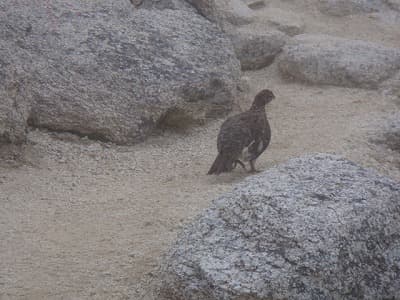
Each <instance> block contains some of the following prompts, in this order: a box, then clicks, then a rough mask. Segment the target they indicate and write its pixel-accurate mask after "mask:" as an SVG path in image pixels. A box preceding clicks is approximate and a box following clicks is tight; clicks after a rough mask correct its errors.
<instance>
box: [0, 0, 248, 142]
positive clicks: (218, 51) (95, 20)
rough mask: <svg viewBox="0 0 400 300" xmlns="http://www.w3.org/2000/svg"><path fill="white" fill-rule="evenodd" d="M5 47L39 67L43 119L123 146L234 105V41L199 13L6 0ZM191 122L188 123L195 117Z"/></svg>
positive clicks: (34, 88)
mask: <svg viewBox="0 0 400 300" xmlns="http://www.w3.org/2000/svg"><path fill="white" fill-rule="evenodd" d="M0 28H1V29H0V30H1V33H0V40H1V41H3V42H4V44H5V45H6V49H4V51H3V53H5V55H6V56H7V57H11V58H13V59H14V61H15V62H16V64H19V65H20V66H23V68H24V69H25V70H26V71H27V73H29V74H32V78H33V80H32V82H30V84H29V86H28V87H27V89H28V92H29V93H30V94H32V95H34V99H35V103H34V104H33V108H32V113H31V116H30V120H31V123H32V125H33V126H36V127H44V128H48V129H50V130H55V131H67V132H73V133H77V134H79V135H85V136H89V137H92V138H96V139H101V140H107V141H113V142H115V143H118V144H127V143H133V142H136V141H140V140H142V139H143V138H144V137H146V136H147V135H148V134H150V133H152V132H153V131H154V129H155V128H157V127H159V126H164V125H165V124H169V123H170V122H169V119H170V118H172V119H173V120H179V124H175V125H178V126H186V125H187V122H186V121H190V122H189V123H191V122H192V121H193V122H195V121H196V120H203V119H204V118H208V117H212V116H215V115H219V114H221V113H224V112H226V111H229V110H230V108H231V106H232V101H233V98H234V97H235V93H236V84H237V82H238V80H239V78H240V65H239V62H238V60H237V59H236V57H235V53H234V50H233V47H232V45H231V42H230V40H229V39H228V38H227V37H226V36H225V35H224V34H223V33H222V32H221V31H220V29H219V28H218V27H217V26H216V25H214V24H212V23H210V22H209V21H208V20H206V19H205V18H203V17H201V16H200V15H198V14H195V13H191V12H188V11H184V10H169V9H165V10H146V9H139V10H137V9H133V6H132V4H130V2H129V1H113V0H100V1H78V0H73V1H68V2H65V1H61V0H51V1H47V2H46V3H45V4H43V5H37V4H35V2H34V1H28V0H20V1H15V2H13V3H12V4H10V2H9V1H7V0H0ZM185 122H186V123H185Z"/></svg>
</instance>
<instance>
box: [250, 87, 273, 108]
mask: <svg viewBox="0 0 400 300" xmlns="http://www.w3.org/2000/svg"><path fill="white" fill-rule="evenodd" d="M274 98H275V95H274V93H273V92H272V91H270V90H268V89H265V90H262V91H261V92H259V93H258V94H257V95H256V96H255V97H254V101H253V104H252V106H251V107H252V108H264V106H265V105H266V104H267V103H269V102H271V101H272V100H273V99H274Z"/></svg>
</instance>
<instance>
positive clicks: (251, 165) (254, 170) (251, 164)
mask: <svg viewBox="0 0 400 300" xmlns="http://www.w3.org/2000/svg"><path fill="white" fill-rule="evenodd" d="M254 162H255V160H250V171H249V173H257V172H259V171H258V170H256V168H255V167H254Z"/></svg>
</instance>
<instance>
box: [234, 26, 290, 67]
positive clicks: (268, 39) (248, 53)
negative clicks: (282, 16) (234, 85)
mask: <svg viewBox="0 0 400 300" xmlns="http://www.w3.org/2000/svg"><path fill="white" fill-rule="evenodd" d="M229 36H230V37H231V40H232V44H233V47H234V49H235V53H236V56H237V58H238V59H239V61H240V65H241V67H242V70H257V69H261V68H264V67H266V66H268V65H270V64H271V63H272V62H273V61H274V59H275V57H276V56H277V55H278V53H280V52H281V51H282V48H283V46H284V45H285V43H286V40H287V36H286V35H285V34H284V33H282V32H280V31H274V30H270V31H265V32H261V33H254V32H253V31H252V30H251V29H249V28H247V27H242V28H239V29H236V30H234V31H232V32H231V33H230V34H229Z"/></svg>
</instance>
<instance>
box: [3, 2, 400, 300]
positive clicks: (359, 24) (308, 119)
mask: <svg viewBox="0 0 400 300" xmlns="http://www.w3.org/2000/svg"><path fill="white" fill-rule="evenodd" d="M308 2H309V1H303V2H302V3H303V4H304V3H306V4H307V3H308ZM270 3H271V4H270V6H275V7H281V8H285V9H291V10H292V11H294V12H296V13H297V14H301V15H303V16H304V17H305V18H309V19H308V20H312V21H307V20H305V22H306V30H307V31H309V32H314V31H318V32H329V33H330V34H336V35H341V36H344V35H345V36H350V37H358V36H359V35H361V34H362V35H363V37H366V39H370V40H374V41H376V40H378V41H381V42H382V43H384V44H389V45H392V46H397V47H399V48H400V33H399V32H398V30H394V29H392V28H391V26H385V27H384V30H383V29H382V28H381V27H382V26H380V27H376V26H375V23H376V22H378V21H377V20H375V19H371V18H367V17H365V16H364V17H350V18H346V22H343V21H340V20H337V19H333V18H332V19H331V18H327V17H322V15H320V14H319V13H317V12H316V11H315V9H309V10H308V7H307V6H306V5H305V4H304V5H303V6H301V5H299V4H297V3H298V2H296V4H295V2H294V1H270ZM283 6H284V7H283ZM267 9H268V7H266V8H264V9H263V10H267ZM262 13H263V11H262V10H261V11H260V14H262ZM344 23H347V25H346V26H347V28H349V27H348V26H349V24H350V25H352V24H354V27H353V26H350V28H351V30H346V31H343V27H344V25H343V24H344ZM363 24H364V25H363ZM379 24H380V23H379ZM365 31H368V35H366V34H365ZM396 43H397V45H396ZM245 75H246V76H248V77H249V79H250V85H251V89H250V92H249V93H248V95H247V96H246V97H245V98H246V99H242V100H240V103H239V105H240V106H241V107H242V108H243V109H244V108H247V107H248V105H249V102H250V100H251V98H252V97H253V96H254V94H255V93H256V92H257V91H258V90H259V89H261V88H264V87H269V88H271V89H272V90H273V91H274V93H275V94H276V96H277V99H276V100H275V101H274V102H272V103H271V104H269V106H268V108H267V114H268V116H269V119H270V122H271V127H272V131H273V140H272V143H271V145H270V148H269V149H268V150H267V151H266V153H265V154H264V155H262V157H261V158H260V159H259V161H258V163H257V165H258V168H259V169H268V168H269V167H271V166H274V165H276V164H278V163H280V162H283V161H285V160H287V159H288V158H291V157H295V156H299V155H302V154H305V153H312V152H332V153H337V154H342V155H344V156H346V157H348V158H350V159H352V160H354V161H357V162H359V163H361V164H363V165H365V166H370V167H374V168H376V169H378V170H379V171H381V172H382V173H384V174H388V175H390V176H391V177H393V178H396V179H399V180H400V168H399V166H400V164H399V161H400V159H399V158H398V155H397V154H396V153H394V152H392V151H390V150H389V149H387V148H385V147H384V146H383V145H375V144H373V143H371V142H370V139H371V137H372V136H373V135H374V134H379V130H380V128H381V127H382V126H383V125H382V121H383V120H385V119H387V117H388V115H391V114H393V112H395V111H396V110H397V111H398V110H399V107H400V106H399V100H396V99H394V98H389V97H382V96H381V95H380V94H379V93H378V92H375V91H366V90H357V89H346V88H337V87H313V86H307V85H302V84H296V83H290V82H285V81H282V80H281V79H280V78H279V76H278V73H277V70H276V66H275V65H273V66H272V67H270V68H268V69H264V70H260V71H257V72H248V73H246V74H245ZM222 121H223V120H217V121H213V122H211V123H209V124H208V125H207V126H204V127H200V128H195V129H193V130H191V131H189V132H186V133H185V134H181V133H180V134H178V133H171V132H165V133H164V134H163V135H162V136H159V137H153V138H150V139H149V140H147V141H146V142H145V143H142V144H139V145H136V146H133V147H117V146H114V145H108V144H102V143H97V142H92V141H87V140H84V139H79V138H76V137H74V136H71V135H67V134H65V135H57V136H56V135H54V134H51V133H46V132H39V131H33V132H31V133H30V138H29V140H30V143H29V145H28V146H27V148H26V161H25V163H24V164H23V165H21V166H19V167H10V166H8V165H7V164H6V163H4V162H2V163H1V165H0V203H1V204H0V299H1V300H3V299H156V298H154V296H152V290H151V286H152V285H151V283H152V281H153V278H154V274H155V271H156V269H157V264H158V261H159V259H160V257H161V256H162V254H163V253H164V252H165V251H166V250H167V249H168V245H169V244H170V243H171V242H173V240H174V238H175V237H176V234H177V233H178V232H179V230H180V228H181V226H182V225H183V224H184V223H185V222H188V221H190V219H191V218H192V217H194V216H195V215H196V214H198V213H199V212H200V211H201V210H202V209H203V208H205V207H207V206H208V204H209V203H210V201H212V199H213V198H215V197H216V196H218V195H219V194H221V193H223V192H224V191H227V190H229V189H230V188H231V187H232V185H233V184H235V183H236V182H239V181H241V180H242V179H243V178H244V177H245V176H248V174H246V173H244V172H243V171H241V170H240V169H237V170H236V171H235V172H234V173H232V174H227V175H222V176H219V177H215V176H206V175H205V173H206V172H207V170H208V168H209V166H210V164H211V162H212V160H213V159H214V156H215V154H216V145H215V140H216V135H217V132H218V129H219V126H220V124H221V122H222Z"/></svg>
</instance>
